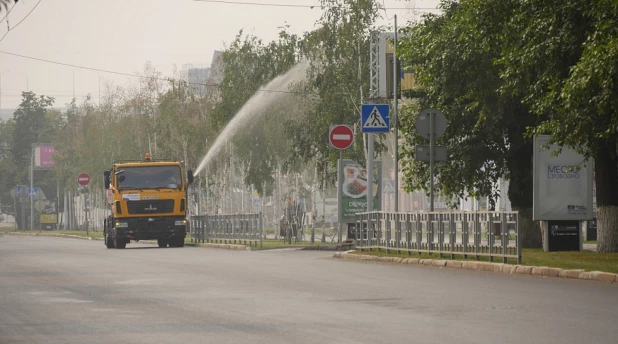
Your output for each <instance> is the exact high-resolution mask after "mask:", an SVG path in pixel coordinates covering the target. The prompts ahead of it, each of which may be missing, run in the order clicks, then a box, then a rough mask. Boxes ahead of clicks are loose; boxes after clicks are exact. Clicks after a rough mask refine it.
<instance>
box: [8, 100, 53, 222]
mask: <svg viewBox="0 0 618 344" xmlns="http://www.w3.org/2000/svg"><path fill="white" fill-rule="evenodd" d="M53 102H54V99H53V98H51V97H46V96H37V95H36V94H34V92H23V93H22V102H21V104H20V105H19V107H18V108H17V110H16V111H15V113H14V114H13V121H12V122H13V124H12V131H13V132H12V137H11V143H10V145H9V146H10V163H11V165H12V166H11V167H9V169H8V175H7V176H5V177H4V178H6V179H4V180H5V183H4V184H5V185H7V186H8V187H11V184H12V188H14V187H15V185H18V184H21V185H30V177H29V175H28V171H29V166H30V164H31V159H32V147H33V144H36V143H50V142H52V140H53V132H54V129H53V128H54V127H55V126H56V125H57V123H56V119H57V114H56V113H48V108H49V107H50V106H52V105H53ZM5 152H6V153H7V154H5V155H8V152H9V151H5ZM7 160H8V159H7ZM34 180H35V186H36V187H39V188H41V189H42V190H43V192H44V193H45V195H46V196H47V197H48V198H54V197H55V196H56V192H55V190H56V187H55V186H56V183H55V181H54V179H53V174H52V173H49V171H34ZM20 205H22V204H20ZM23 205H25V207H24V208H22V207H21V206H20V207H18V208H17V214H16V215H17V220H18V221H17V222H18V226H19V227H20V228H24V227H23V226H24V224H23V223H21V222H20V221H19V220H20V216H19V215H20V214H21V212H22V211H26V212H28V211H29V208H30V204H29V203H25V204H23Z"/></svg>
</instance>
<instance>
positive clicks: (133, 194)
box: [103, 154, 193, 248]
mask: <svg viewBox="0 0 618 344" xmlns="http://www.w3.org/2000/svg"><path fill="white" fill-rule="evenodd" d="M103 177H104V178H103V179H104V182H105V189H106V190H107V201H108V204H109V205H110V206H111V214H110V215H109V216H107V218H106V219H105V221H104V237H105V246H106V247H107V248H125V247H126V245H127V244H128V243H130V242H131V240H133V241H139V240H154V239H156V240H157V242H158V244H159V247H167V246H168V245H169V246H170V247H183V246H184V242H185V236H186V234H187V228H188V224H187V216H186V215H187V194H188V193H187V188H188V187H189V185H190V184H191V183H193V172H192V171H191V170H190V169H189V170H187V171H186V172H185V168H184V166H183V164H182V163H181V162H179V161H173V160H159V159H157V160H155V159H151V158H150V154H146V155H145V158H144V160H123V161H117V162H114V164H113V166H112V168H111V169H109V170H106V171H104V173H103Z"/></svg>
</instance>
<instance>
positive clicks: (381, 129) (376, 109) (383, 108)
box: [361, 104, 391, 133]
mask: <svg viewBox="0 0 618 344" xmlns="http://www.w3.org/2000/svg"><path fill="white" fill-rule="evenodd" d="M361 109H362V116H361V124H362V126H361V131H362V132H363V133H388V132H389V131H390V128H391V127H390V117H389V113H390V106H389V105H388V104H363V105H362V106H361Z"/></svg>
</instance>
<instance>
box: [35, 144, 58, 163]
mask: <svg viewBox="0 0 618 344" xmlns="http://www.w3.org/2000/svg"><path fill="white" fill-rule="evenodd" d="M54 154H56V148H54V146H38V147H34V167H47V168H51V167H54V166H55V164H54V160H53V155H54Z"/></svg>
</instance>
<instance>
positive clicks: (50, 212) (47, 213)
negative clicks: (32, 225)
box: [41, 199, 58, 224]
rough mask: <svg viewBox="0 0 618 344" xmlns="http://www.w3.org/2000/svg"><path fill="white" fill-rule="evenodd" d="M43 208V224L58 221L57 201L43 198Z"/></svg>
mask: <svg viewBox="0 0 618 344" xmlns="http://www.w3.org/2000/svg"><path fill="white" fill-rule="evenodd" d="M41 202H43V209H41V224H56V223H58V207H57V206H56V201H53V200H48V199H46V200H43V201H41Z"/></svg>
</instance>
